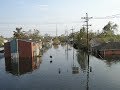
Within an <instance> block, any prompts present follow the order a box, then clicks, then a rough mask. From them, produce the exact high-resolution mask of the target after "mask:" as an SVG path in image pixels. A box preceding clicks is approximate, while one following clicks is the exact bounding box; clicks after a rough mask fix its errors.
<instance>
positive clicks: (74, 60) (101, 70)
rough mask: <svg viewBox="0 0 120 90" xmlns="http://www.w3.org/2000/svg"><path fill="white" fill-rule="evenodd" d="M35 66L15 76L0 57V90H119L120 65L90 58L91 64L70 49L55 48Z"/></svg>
mask: <svg viewBox="0 0 120 90" xmlns="http://www.w3.org/2000/svg"><path fill="white" fill-rule="evenodd" d="M50 56H51V57H50ZM88 65H89V67H88ZM36 66H37V67H36V68H35V69H32V70H29V72H25V71H24V73H21V74H19V75H18V74H15V72H14V74H13V73H11V72H8V71H7V70H6V68H5V59H4V57H3V58H2V57H1V58H0V90H1V89H3V90H4V89H5V90H6V89H8V90H10V89H12V90H17V89H20V90H26V89H28V90H120V61H115V60H110V61H109V60H101V59H98V58H96V57H94V56H91V55H90V56H89V64H88V56H87V55H86V54H85V53H83V52H82V51H78V50H76V49H73V48H72V47H71V46H69V45H68V46H67V45H62V46H61V45H59V46H52V48H50V49H48V50H46V51H45V52H44V53H43V56H42V57H41V58H40V59H38V61H36ZM88 69H89V70H88ZM18 71H19V70H18Z"/></svg>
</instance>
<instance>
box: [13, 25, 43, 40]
mask: <svg viewBox="0 0 120 90" xmlns="http://www.w3.org/2000/svg"><path fill="white" fill-rule="evenodd" d="M13 32H14V34H13V37H14V38H16V39H25V40H28V39H31V40H33V41H39V40H40V39H42V36H40V32H39V30H37V29H34V31H33V32H31V31H26V32H25V31H22V27H21V28H16V31H13Z"/></svg>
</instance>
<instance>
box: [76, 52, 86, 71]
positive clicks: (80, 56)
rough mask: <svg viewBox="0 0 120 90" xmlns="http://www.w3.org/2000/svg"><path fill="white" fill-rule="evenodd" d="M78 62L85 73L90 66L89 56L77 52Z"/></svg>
mask: <svg viewBox="0 0 120 90" xmlns="http://www.w3.org/2000/svg"><path fill="white" fill-rule="evenodd" d="M77 61H78V63H79V64H80V67H81V70H82V71H84V70H86V69H87V66H88V57H87V54H86V53H85V52H83V51H81V50H79V51H78V52H77Z"/></svg>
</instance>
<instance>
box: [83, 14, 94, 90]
mask: <svg viewBox="0 0 120 90" xmlns="http://www.w3.org/2000/svg"><path fill="white" fill-rule="evenodd" d="M91 18H92V17H88V14H87V13H86V17H82V18H81V19H85V22H86V25H83V26H86V29H87V52H88V53H89V35H88V29H89V26H91V25H89V24H88V21H89V19H91ZM86 90H89V54H88V70H87V87H86Z"/></svg>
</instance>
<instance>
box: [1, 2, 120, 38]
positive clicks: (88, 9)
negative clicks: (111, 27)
mask: <svg viewBox="0 0 120 90" xmlns="http://www.w3.org/2000/svg"><path fill="white" fill-rule="evenodd" d="M119 4H120V0H0V35H2V36H4V37H11V36H12V35H13V31H15V28H16V27H23V30H24V31H28V30H30V29H31V30H33V29H38V30H39V31H40V33H41V34H42V35H43V34H45V33H47V34H50V35H55V34H56V24H57V31H58V35H61V34H64V33H65V30H67V31H68V32H69V33H71V30H70V29H71V28H72V27H73V28H74V31H75V32H76V31H79V30H80V28H81V27H82V25H83V24H85V22H84V20H83V19H81V17H85V15H86V13H88V15H89V16H90V17H93V19H90V20H89V23H90V24H91V25H92V26H90V27H89V30H90V31H91V30H92V31H94V32H97V31H98V30H99V31H101V30H102V28H103V27H104V26H105V25H106V24H107V23H108V22H109V21H112V22H114V23H116V24H118V25H120V23H119V22H120V18H112V19H95V18H98V17H106V16H112V15H117V17H119V16H120V5H119Z"/></svg>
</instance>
